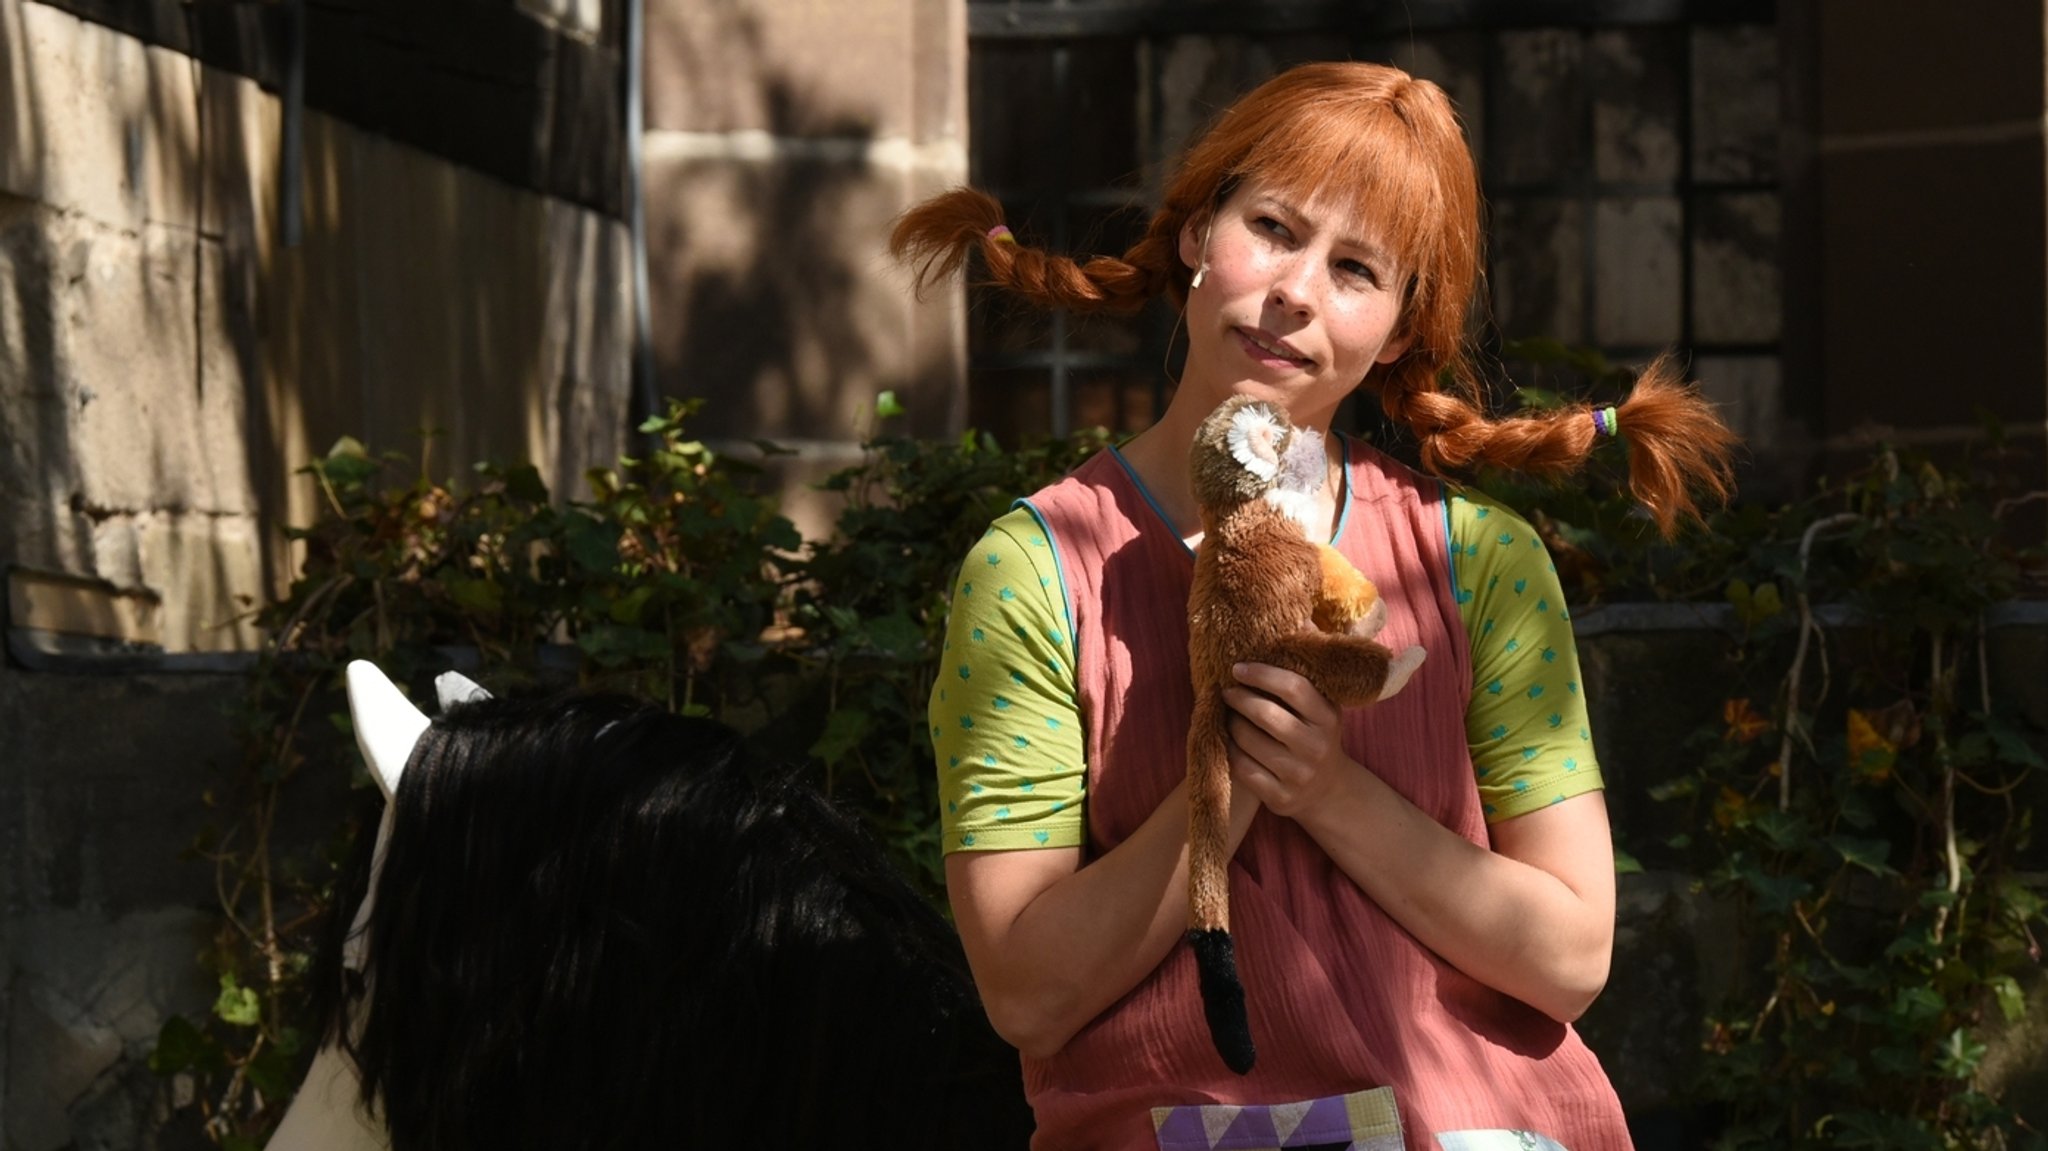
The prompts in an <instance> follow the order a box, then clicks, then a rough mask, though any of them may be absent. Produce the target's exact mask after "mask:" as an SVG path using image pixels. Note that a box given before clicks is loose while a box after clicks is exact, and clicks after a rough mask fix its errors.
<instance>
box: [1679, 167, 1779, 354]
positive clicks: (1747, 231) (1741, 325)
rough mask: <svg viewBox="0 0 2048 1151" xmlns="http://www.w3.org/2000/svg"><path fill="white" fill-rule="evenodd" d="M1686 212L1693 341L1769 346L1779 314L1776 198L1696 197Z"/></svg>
mask: <svg viewBox="0 0 2048 1151" xmlns="http://www.w3.org/2000/svg"><path fill="white" fill-rule="evenodd" d="M1692 208H1693V226H1692V275H1693V284H1692V292H1693V296H1692V299H1693V305H1692V306H1693V313H1692V334H1693V339H1695V340H1697V341H1699V342H1701V343H1752V344H1754V343H1771V342H1774V341H1775V340H1777V338H1778V332H1779V330H1780V327H1781V324H1782V320H1783V313H1784V309H1783V306H1782V304H1781V302H1780V298H1779V294H1778V258H1779V244H1778V228H1779V218H1780V209H1779V202H1778V196H1777V194H1776V193H1773V192H1750V193H1738V194H1732V195H1723V196H1699V197H1696V198H1695V199H1694V200H1693V202H1692Z"/></svg>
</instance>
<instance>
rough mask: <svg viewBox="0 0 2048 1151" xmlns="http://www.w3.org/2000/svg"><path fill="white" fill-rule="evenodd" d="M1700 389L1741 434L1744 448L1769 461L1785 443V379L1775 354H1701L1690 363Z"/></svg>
mask: <svg viewBox="0 0 2048 1151" xmlns="http://www.w3.org/2000/svg"><path fill="white" fill-rule="evenodd" d="M1693 373H1694V375H1695V377H1696V378H1697V379H1698V380H1699V385H1700V390H1701V391H1702V392H1704V393H1705V394H1706V396H1707V398H1708V399H1710V400H1712V401H1713V402H1714V404H1715V405H1716V406H1717V407H1718V408H1720V411H1721V419H1722V420H1724V421H1726V423H1727V424H1728V426H1729V427H1730V428H1731V429H1733V430H1734V432H1735V434H1736V435H1738V436H1741V437H1742V444H1743V448H1744V450H1745V451H1746V452H1747V453H1748V454H1749V455H1750V456H1751V457H1752V458H1753V459H1755V460H1758V461H1764V462H1768V461H1769V460H1771V459H1774V458H1775V457H1776V456H1777V454H1778V452H1779V450H1780V449H1781V448H1783V447H1784V446H1785V441H1786V439H1787V427H1786V424H1787V422H1788V421H1787V417H1786V414H1785V397H1784V388H1785V385H1784V379H1783V373H1782V372H1781V370H1780V368H1779V364H1778V357H1776V356H1701V357H1700V358H1699V359H1697V360H1695V361H1694V362H1693Z"/></svg>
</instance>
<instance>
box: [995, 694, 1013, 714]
mask: <svg viewBox="0 0 2048 1151" xmlns="http://www.w3.org/2000/svg"><path fill="white" fill-rule="evenodd" d="M996 710H997V711H1008V710H1010V701H1009V700H1008V699H1007V698H1005V697H1003V696H1000V695H999V696H997V697H996Z"/></svg>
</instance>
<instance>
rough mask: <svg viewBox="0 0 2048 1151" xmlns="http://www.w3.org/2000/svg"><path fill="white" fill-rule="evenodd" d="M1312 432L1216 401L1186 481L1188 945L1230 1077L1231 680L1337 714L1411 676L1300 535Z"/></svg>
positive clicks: (1407, 655) (1364, 602)
mask: <svg viewBox="0 0 2048 1151" xmlns="http://www.w3.org/2000/svg"><path fill="white" fill-rule="evenodd" d="M1328 469H1329V461H1328V457H1327V456H1326V455H1325V454H1324V452H1323V437H1322V434H1321V433H1320V432H1317V431H1315V430H1314V429H1308V428H1294V427H1290V426H1289V425H1288V423H1287V414H1286V413H1285V412H1284V411H1282V410H1281V409H1280V408H1278V407H1276V406H1275V405H1273V404H1270V403H1266V402H1264V401H1262V400H1255V399H1252V398H1251V397H1249V396H1234V397H1232V398H1230V399H1228V400H1225V401H1224V402H1223V404H1222V405H1221V406H1219V407H1218V408H1217V409H1216V410H1215V411H1214V412H1213V413H1211V414H1210V415H1209V417H1208V418H1207V419H1206V420H1204V421H1203V422H1202V427H1201V430H1200V431H1198V432H1197V433H1196V435H1195V442H1194V447H1193V449H1192V451H1191V454H1190V456H1189V472H1190V475H1191V477H1192V479H1193V482H1194V494H1195V499H1196V501H1197V502H1198V503H1199V504H1200V505H1201V510H1202V532H1203V535H1202V544H1201V547H1200V548H1199V549H1197V551H1196V553H1195V576H1194V587H1193V588H1192V590H1191V591H1190V592H1189V594H1188V655H1189V657H1190V661H1191V663H1192V665H1193V671H1194V682H1195V709H1194V716H1193V718H1192V719H1191V720H1190V721H1189V723H1188V904H1189V908H1188V910H1189V923H1190V925H1189V929H1188V942H1189V944H1190V945H1192V946H1193V947H1194V950H1195V964H1196V967H1197V969H1198V970H1199V972H1200V975H1201V987H1202V1006H1203V1010H1204V1012H1205V1013H1206V1015H1207V1016H1208V1020H1209V1034H1210V1036H1211V1038H1213V1039H1214V1040H1215V1043H1216V1050H1217V1052H1218V1053H1219V1054H1221V1055H1222V1056H1223V1062H1224V1063H1225V1064H1226V1065H1228V1066H1229V1067H1230V1069H1231V1070H1233V1071H1235V1072H1237V1073H1238V1074H1240V1075H1242V1074H1245V1073H1246V1072H1248V1071H1250V1070H1251V1068H1252V1062H1253V1060H1254V1058H1255V1057H1256V1054H1257V1052H1256V1050H1255V1048H1254V1045H1253V1043H1252V1036H1251V1027H1250V1024H1249V1022H1248V1021H1247V1020H1246V1017H1245V1000H1244V986H1243V984H1242V983H1241V982H1240V981H1239V980H1238V975H1237V959H1236V955H1235V951H1234V949H1233V947H1232V944H1231V941H1230V878H1229V874H1228V867H1229V863H1230V860H1229V858H1228V856H1226V855H1225V853H1224V844H1225V840H1226V833H1227V830H1228V825H1229V822H1230V763H1229V751H1230V737H1229V735H1228V733H1227V732H1226V730H1225V723H1226V722H1227V721H1228V719H1229V717H1230V709H1229V708H1228V707H1227V706H1226V705H1225V704H1224V702H1223V691H1224V689H1225V688H1227V687H1230V686H1232V685H1233V684H1235V683H1236V682H1237V680H1236V677H1235V676H1233V675H1232V674H1231V670H1230V669H1231V667H1232V666H1233V665H1234V664H1238V663H1246V662H1250V663H1265V664H1271V665H1273V666H1274V667H1281V668H1286V669H1287V670H1289V671H1292V672H1295V673H1297V674H1299V675H1301V676H1303V677H1304V678H1306V679H1307V680H1308V681H1309V682H1310V683H1313V684H1314V685H1315V687H1316V690H1318V691H1320V692H1322V693H1323V695H1324V696H1325V697H1327V698H1328V699H1329V700H1330V701H1331V702H1332V703H1334V704H1336V705H1337V706H1339V707H1358V706H1361V705H1363V704H1367V703H1372V702H1375V701H1377V700H1381V699H1385V698H1387V697H1388V696H1391V695H1393V694H1394V693H1395V692H1397V691H1399V690H1401V688H1402V687H1403V686H1404V685H1406V684H1407V682H1408V677H1409V676H1411V675H1413V674H1414V673H1415V669H1416V668H1417V667H1419V666H1420V665H1421V664H1422V658H1423V651H1422V649H1421V648H1420V647H1411V648H1409V649H1408V650H1407V651H1404V652H1402V653H1401V654H1399V655H1395V654H1394V653H1393V652H1392V651H1390V650H1388V649H1387V647H1386V646H1385V645H1383V644H1380V643H1378V642H1376V641H1374V640H1373V639H1372V636H1373V635H1375V634H1376V633H1378V631H1379V630H1380V628H1381V627H1382V626H1383V625H1384V624H1385V622H1386V614H1387V609H1386V604H1385V603H1384V602H1383V601H1382V600H1381V599H1380V598H1379V590H1378V589H1377V588H1375V587H1374V586H1373V584H1372V581H1371V580H1369V579H1367V578H1365V576H1364V575H1362V574H1360V573H1359V571H1358V570H1357V569H1356V568H1354V567H1352V566H1351V564H1350V562H1349V561H1347V560H1346V559H1345V558H1344V557H1343V556H1342V555H1340V554H1339V553H1338V552H1337V550H1336V549H1334V548H1332V547H1330V546H1329V545H1328V544H1318V543H1312V542H1310V539H1311V533H1317V534H1319V533H1320V531H1321V530H1322V529H1321V528H1320V527H1318V526H1317V525H1312V524H1309V523H1307V522H1306V520H1307V518H1308V516H1309V514H1310V513H1311V511H1312V510H1313V509H1314V507H1315V496H1316V494H1317V493H1318V492H1320V491H1321V490H1322V488H1323V485H1324V484H1325V483H1326V482H1327V481H1328Z"/></svg>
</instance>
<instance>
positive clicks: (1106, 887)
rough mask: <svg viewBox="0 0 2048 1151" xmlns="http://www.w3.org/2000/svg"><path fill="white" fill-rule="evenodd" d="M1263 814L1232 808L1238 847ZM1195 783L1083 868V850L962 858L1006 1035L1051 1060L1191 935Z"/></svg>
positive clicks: (966, 897) (955, 863) (963, 913)
mask: <svg viewBox="0 0 2048 1151" xmlns="http://www.w3.org/2000/svg"><path fill="white" fill-rule="evenodd" d="M1256 808H1257V804H1256V802H1255V801H1253V800H1251V799H1250V797H1249V796H1246V795H1243V794H1242V793H1241V792H1240V793H1239V795H1238V796H1237V798H1236V800H1235V801H1234V802H1233V805H1232V810H1231V820H1230V838H1229V848H1230V850H1232V851H1235V850H1236V848H1237V845H1238V843H1239V842H1240V841H1242V840H1243V838H1244V834H1245V831H1246V829H1247V828H1249V827H1250V825H1251V817H1252V815H1253V813H1254V812H1255V811H1256ZM1187 825H1188V807H1187V798H1186V784H1184V783H1183V784H1181V785H1179V786H1177V787H1175V788H1174V790H1173V791H1172V792H1171V793H1170V794H1169V795H1168V796H1167V798H1166V799H1165V801H1164V802H1162V803H1161V804H1160V805H1159V807H1158V808H1157V809H1155V810H1154V811H1153V812H1152V814H1151V815H1150V816H1149V817H1147V818H1146V820H1145V822H1144V823H1142V824H1140V825H1139V827H1138V828H1137V830H1136V831H1134V832H1133V833H1132V834H1131V835H1130V836H1129V837H1128V838H1127V839H1125V840H1124V841H1123V842H1122V843H1120V844H1118V845H1117V846H1116V847H1115V848H1113V849H1111V850H1110V851H1109V852H1108V853H1107V854H1105V855H1103V856H1102V857H1101V858H1100V859H1097V860H1095V861H1094V862H1093V863H1090V864H1088V865H1087V866H1085V867H1077V866H1076V865H1077V864H1078V862H1079V849H1077V848H1076V849H1066V850H1063V851H1062V850H1050V851H1046V850H1041V851H1010V852H991V853H986V854H978V855H975V854H968V853H955V854H953V855H951V856H948V857H947V859H946V880H947V886H948V892H949V895H950V898H951V900H952V903H953V909H954V918H955V920H956V922H958V923H959V924H960V928H961V938H962V940H963V941H964V942H965V943H966V946H967V957H968V961H969V962H970V964H972V966H973V969H974V980H975V984H976V985H977V986H978V987H979V989H980V991H981V997H982V1003H983V1005H984V1007H985V1008H986V1009H987V1011H988V1014H989V1019H990V1021H991V1022H992V1023H994V1025H995V1028H996V1031H997V1032H998V1033H999V1034H1001V1035H1002V1036H1003V1038H1004V1039H1006V1040H1008V1041H1009V1042H1010V1043H1011V1044H1012V1045H1014V1046H1015V1047H1017V1048H1018V1049H1019V1050H1021V1051H1023V1052H1025V1053H1026V1054H1029V1055H1035V1056H1045V1055H1051V1054H1053V1053H1055V1052H1057V1051H1058V1050H1059V1049H1060V1048H1062V1047H1064V1046H1065V1045H1066V1043H1067V1041H1068V1040H1069V1039H1071V1038H1073V1036H1074V1034H1075V1033H1076V1032H1078V1031H1080V1030H1081V1028H1083V1027H1085V1026H1086V1025H1087V1024H1088V1023H1089V1022H1090V1021H1091V1020H1093V1019H1094V1018H1095V1017H1096V1016H1097V1015H1100V1014H1101V1013H1102V1012H1103V1011H1104V1010H1106V1009H1107V1008H1108V1007H1109V1006H1110V1005H1111V1004H1113V1003H1115V1002H1116V1001H1117V1000H1118V999H1121V998H1122V997H1123V996H1124V995H1125V994H1127V993H1128V992H1129V991H1130V990H1131V989H1132V988H1133V987H1136V986H1137V985H1138V984H1139V982H1141V981H1142V980H1143V979H1144V978H1145V977H1146V976H1147V975H1150V974H1151V973H1152V971H1153V969H1154V968H1156V967H1158V966H1159V964H1160V962H1161V961H1162V960H1164V959H1165V958H1166V956H1167V953H1168V952H1169V951H1171V950H1172V949H1173V946H1174V944H1175V943H1177V942H1179V940H1180V938H1181V936H1182V935H1183V934H1184V933H1185V932H1186V930H1187V917H1188V910H1187V909H1188V896H1187V836H1188V826H1187Z"/></svg>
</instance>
